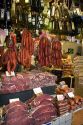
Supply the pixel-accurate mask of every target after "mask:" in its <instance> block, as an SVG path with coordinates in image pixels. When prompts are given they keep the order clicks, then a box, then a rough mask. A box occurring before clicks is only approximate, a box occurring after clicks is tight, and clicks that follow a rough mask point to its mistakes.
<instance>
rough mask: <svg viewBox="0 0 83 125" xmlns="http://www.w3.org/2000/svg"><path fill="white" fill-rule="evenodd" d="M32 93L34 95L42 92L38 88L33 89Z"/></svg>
mask: <svg viewBox="0 0 83 125" xmlns="http://www.w3.org/2000/svg"><path fill="white" fill-rule="evenodd" d="M33 91H34V93H35V94H36V95H38V94H41V93H43V91H42V89H41V88H40V87H39V88H34V89H33Z"/></svg>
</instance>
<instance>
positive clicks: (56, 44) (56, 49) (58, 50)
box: [52, 39, 62, 67]
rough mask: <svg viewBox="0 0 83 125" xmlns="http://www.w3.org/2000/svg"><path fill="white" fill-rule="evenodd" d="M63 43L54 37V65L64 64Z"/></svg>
mask: <svg viewBox="0 0 83 125" xmlns="http://www.w3.org/2000/svg"><path fill="white" fill-rule="evenodd" d="M61 59H62V53H61V43H60V42H59V41H56V40H55V39H53V41H52V65H53V66H55V67H61V66H62V60H61Z"/></svg>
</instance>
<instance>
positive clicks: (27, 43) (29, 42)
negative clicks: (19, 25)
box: [21, 29, 34, 55]
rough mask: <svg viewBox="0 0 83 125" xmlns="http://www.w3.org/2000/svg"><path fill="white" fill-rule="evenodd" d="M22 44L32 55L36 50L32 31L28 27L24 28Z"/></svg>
mask: <svg viewBox="0 0 83 125" xmlns="http://www.w3.org/2000/svg"><path fill="white" fill-rule="evenodd" d="M21 46H22V47H25V48H26V49H27V50H28V52H29V54H30V55H32V54H33V52H34V41H33V39H32V36H31V33H30V32H29V31H28V30H27V29H24V30H23V33H22V40H21Z"/></svg>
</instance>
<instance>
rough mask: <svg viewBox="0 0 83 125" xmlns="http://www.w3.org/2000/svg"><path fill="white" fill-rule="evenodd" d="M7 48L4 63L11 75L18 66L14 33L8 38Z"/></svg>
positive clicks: (3, 58)
mask: <svg viewBox="0 0 83 125" xmlns="http://www.w3.org/2000/svg"><path fill="white" fill-rule="evenodd" d="M10 38H11V39H10ZM6 46H7V50H6V51H5V52H4V54H3V57H2V63H3V64H4V65H6V66H7V71H8V72H9V73H11V71H12V72H13V71H14V70H15V68H16V64H17V52H16V36H15V35H14V34H13V33H12V34H11V33H10V35H9V36H8V37H7V39H6Z"/></svg>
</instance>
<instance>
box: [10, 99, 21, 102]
mask: <svg viewBox="0 0 83 125" xmlns="http://www.w3.org/2000/svg"><path fill="white" fill-rule="evenodd" d="M17 101H20V100H19V98H14V99H10V100H9V102H10V103H12V102H17Z"/></svg>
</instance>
